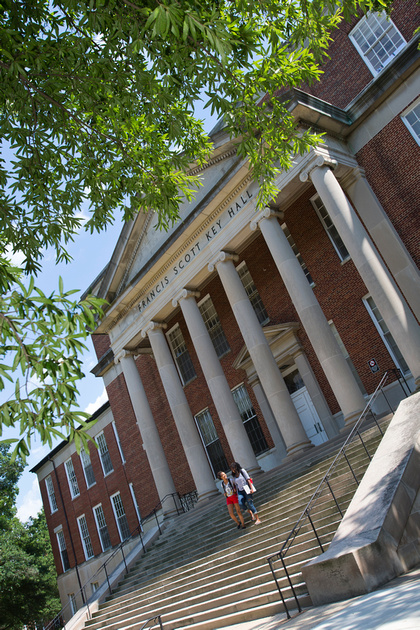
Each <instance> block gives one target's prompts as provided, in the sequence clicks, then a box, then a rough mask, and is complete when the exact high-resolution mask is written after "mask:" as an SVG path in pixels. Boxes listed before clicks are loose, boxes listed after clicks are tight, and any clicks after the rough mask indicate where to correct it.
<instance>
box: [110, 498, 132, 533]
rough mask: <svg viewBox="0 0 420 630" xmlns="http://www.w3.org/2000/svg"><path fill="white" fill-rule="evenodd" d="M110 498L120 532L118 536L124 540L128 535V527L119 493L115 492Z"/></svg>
mask: <svg viewBox="0 0 420 630" xmlns="http://www.w3.org/2000/svg"><path fill="white" fill-rule="evenodd" d="M111 500H112V507H113V508H114V514H115V520H116V521H117V525H118V531H119V532H120V538H121V540H125V539H126V538H128V537H129V536H130V528H129V526H128V521H127V517H126V515H125V510H124V506H123V502H122V499H121V495H120V493H119V492H118V493H117V494H114V496H112V497H111Z"/></svg>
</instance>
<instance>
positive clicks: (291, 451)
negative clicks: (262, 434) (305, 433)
mask: <svg viewBox="0 0 420 630" xmlns="http://www.w3.org/2000/svg"><path fill="white" fill-rule="evenodd" d="M313 446H314V444H312V442H310V441H309V440H305V441H304V442H298V443H297V444H292V446H289V447H288V449H287V457H290V456H291V455H296V454H297V453H303V451H307V450H308V448H313Z"/></svg>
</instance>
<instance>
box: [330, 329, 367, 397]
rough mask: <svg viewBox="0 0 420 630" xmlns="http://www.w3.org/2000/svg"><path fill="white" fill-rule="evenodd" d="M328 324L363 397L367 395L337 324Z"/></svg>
mask: <svg viewBox="0 0 420 630" xmlns="http://www.w3.org/2000/svg"><path fill="white" fill-rule="evenodd" d="M328 323H329V325H330V328H331V330H332V332H333V334H334V337H335V339H336V341H337V343H338V345H339V347H340V350H341V354H342V355H343V356H344V358H345V359H346V362H347V365H348V366H349V368H350V370H351V373H352V374H353V376H354V379H355V381H356V383H357V384H358V386H359V389H360V391H361V392H362V394H363V395H365V394H367V392H366V389H365V387H364V385H363V383H362V381H361V379H360V376H359V374H358V372H357V370H356V368H355V367H354V364H353V361H352V360H351V359H350V355H349V353H348V352H347V349H346V346H345V345H344V343H343V342H342V340H341V337H340V335H339V334H338V330H337V328H336V327H335V324H334V323H333V322H332V321H330V322H328Z"/></svg>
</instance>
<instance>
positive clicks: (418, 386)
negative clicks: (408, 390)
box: [413, 376, 420, 394]
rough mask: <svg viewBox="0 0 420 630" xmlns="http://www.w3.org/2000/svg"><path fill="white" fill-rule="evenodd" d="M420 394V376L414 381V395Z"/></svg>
mask: <svg viewBox="0 0 420 630" xmlns="http://www.w3.org/2000/svg"><path fill="white" fill-rule="evenodd" d="M418 392H420V376H417V378H415V379H414V392H413V394H417V393H418Z"/></svg>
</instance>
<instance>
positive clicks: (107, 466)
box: [96, 433, 114, 475]
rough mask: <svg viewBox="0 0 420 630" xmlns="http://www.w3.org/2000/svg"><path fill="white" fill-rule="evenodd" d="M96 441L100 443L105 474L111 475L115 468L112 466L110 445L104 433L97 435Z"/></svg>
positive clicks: (100, 454) (100, 455)
mask: <svg viewBox="0 0 420 630" xmlns="http://www.w3.org/2000/svg"><path fill="white" fill-rule="evenodd" d="M96 443H97V444H98V449H99V457H100V460H101V464H102V470H103V471H104V475H109V473H112V471H113V470H114V468H113V466H112V462H111V456H110V454H109V451H108V445H107V443H106V439H105V435H104V433H99V435H97V436H96Z"/></svg>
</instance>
